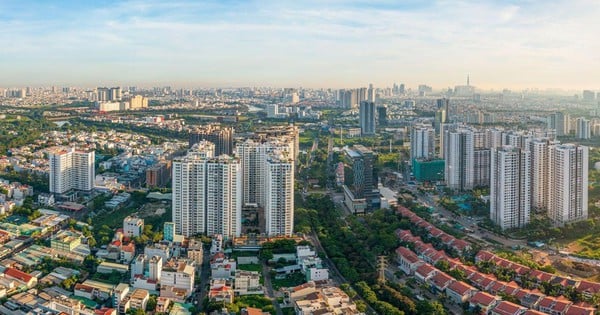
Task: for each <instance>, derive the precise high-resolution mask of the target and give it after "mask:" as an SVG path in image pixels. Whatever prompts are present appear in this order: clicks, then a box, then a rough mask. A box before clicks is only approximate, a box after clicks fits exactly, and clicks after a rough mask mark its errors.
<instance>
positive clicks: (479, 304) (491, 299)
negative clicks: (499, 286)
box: [469, 291, 500, 314]
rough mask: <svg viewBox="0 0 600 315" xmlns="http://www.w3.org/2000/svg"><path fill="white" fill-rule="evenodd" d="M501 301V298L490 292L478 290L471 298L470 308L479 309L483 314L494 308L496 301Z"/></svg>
mask: <svg viewBox="0 0 600 315" xmlns="http://www.w3.org/2000/svg"><path fill="white" fill-rule="evenodd" d="M499 301H500V298H498V297H496V296H494V295H491V294H489V293H485V292H481V291H478V292H476V293H475V294H473V296H472V297H471V299H470V300H469V308H470V309H472V310H474V309H479V310H480V312H481V313H482V314H487V312H488V311H489V310H490V309H491V308H493V307H494V306H495V305H496V303H498V302H499Z"/></svg>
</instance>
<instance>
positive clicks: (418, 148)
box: [410, 124, 435, 163]
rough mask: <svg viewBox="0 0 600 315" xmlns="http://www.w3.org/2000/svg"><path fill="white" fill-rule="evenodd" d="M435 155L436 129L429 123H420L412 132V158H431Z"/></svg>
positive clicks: (412, 159)
mask: <svg viewBox="0 0 600 315" xmlns="http://www.w3.org/2000/svg"><path fill="white" fill-rule="evenodd" d="M434 156H435V131H434V129H433V128H432V127H431V126H429V125H424V124H418V125H414V126H413V127H412V128H411V132H410V160H411V163H412V162H413V161H414V160H417V159H423V160H430V159H432V158H433V157H434Z"/></svg>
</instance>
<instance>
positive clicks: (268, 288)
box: [262, 262, 283, 315]
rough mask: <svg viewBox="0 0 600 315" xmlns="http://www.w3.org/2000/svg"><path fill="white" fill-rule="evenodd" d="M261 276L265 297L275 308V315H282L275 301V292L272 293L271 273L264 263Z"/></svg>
mask: <svg viewBox="0 0 600 315" xmlns="http://www.w3.org/2000/svg"><path fill="white" fill-rule="evenodd" d="M262 274H263V279H264V281H265V283H264V285H265V289H266V290H265V291H266V292H265V293H266V294H265V296H266V297H268V298H269V299H271V302H273V306H275V311H276V312H277V315H283V312H282V311H281V307H280V306H279V302H278V301H277V297H276V296H275V292H274V291H273V284H272V283H271V272H270V268H269V266H268V265H267V263H266V262H263V263H262Z"/></svg>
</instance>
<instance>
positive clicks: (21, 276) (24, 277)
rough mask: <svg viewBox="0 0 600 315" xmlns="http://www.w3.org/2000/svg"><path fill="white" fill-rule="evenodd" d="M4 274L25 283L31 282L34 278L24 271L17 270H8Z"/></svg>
mask: <svg viewBox="0 0 600 315" xmlns="http://www.w3.org/2000/svg"><path fill="white" fill-rule="evenodd" d="M4 274H5V275H7V276H9V277H11V278H14V279H18V280H21V281H23V282H29V281H31V279H32V278H33V276H32V275H30V274H27V273H24V272H23V271H21V270H18V269H15V268H6V270H4Z"/></svg>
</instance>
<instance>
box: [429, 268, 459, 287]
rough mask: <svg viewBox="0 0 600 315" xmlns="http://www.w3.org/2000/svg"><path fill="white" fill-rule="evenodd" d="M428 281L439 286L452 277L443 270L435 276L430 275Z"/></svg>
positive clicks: (451, 279) (452, 279)
mask: <svg viewBox="0 0 600 315" xmlns="http://www.w3.org/2000/svg"><path fill="white" fill-rule="evenodd" d="M430 281H431V282H432V283H433V284H434V285H436V286H437V287H440V288H441V287H443V286H444V285H446V284H447V283H448V282H450V281H454V278H452V277H450V276H449V275H447V274H445V273H443V272H438V273H437V274H436V275H435V276H433V277H431V279H430Z"/></svg>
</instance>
